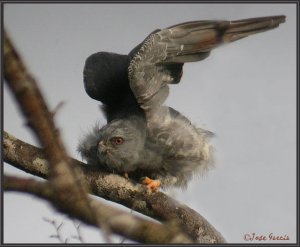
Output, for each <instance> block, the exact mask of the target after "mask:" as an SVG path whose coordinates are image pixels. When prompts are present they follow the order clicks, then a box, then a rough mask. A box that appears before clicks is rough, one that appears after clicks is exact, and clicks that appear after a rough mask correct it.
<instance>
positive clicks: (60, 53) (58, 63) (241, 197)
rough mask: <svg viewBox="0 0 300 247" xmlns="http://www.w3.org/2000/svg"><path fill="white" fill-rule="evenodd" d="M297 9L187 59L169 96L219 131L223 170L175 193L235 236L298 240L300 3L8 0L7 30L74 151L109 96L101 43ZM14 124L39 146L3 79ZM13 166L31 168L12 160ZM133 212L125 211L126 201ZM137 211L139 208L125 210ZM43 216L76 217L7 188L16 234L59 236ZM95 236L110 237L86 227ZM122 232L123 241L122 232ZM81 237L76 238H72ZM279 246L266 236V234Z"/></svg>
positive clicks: (120, 44) (110, 45)
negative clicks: (198, 58)
mask: <svg viewBox="0 0 300 247" xmlns="http://www.w3.org/2000/svg"><path fill="white" fill-rule="evenodd" d="M268 15H286V17H287V20H286V23H284V24H281V25H280V27H279V28H277V29H274V30H271V31H268V32H265V33H260V34H257V35H254V36H251V37H248V38H245V39H243V40H240V41H237V42H234V43H231V44H229V45H225V46H222V47H219V48H217V49H216V50H214V51H213V52H212V53H211V55H210V57H209V58H208V59H206V60H204V61H202V62H198V63H193V64H186V65H185V66H184V75H183V78H182V80H181V83H180V84H179V85H172V86H171V92H170V96H169V98H168V100H167V102H166V103H167V105H169V106H172V107H173V108H175V109H177V110H179V111H180V112H181V113H183V114H184V115H185V116H187V117H188V118H189V119H190V120H191V121H192V122H193V123H194V124H196V125H197V126H200V127H204V128H206V129H208V130H210V131H213V132H214V133H215V134H216V137H215V138H214V140H213V145H214V148H215V150H216V152H215V155H216V158H215V159H216V167H215V169H214V170H212V171H210V172H209V173H208V174H207V175H206V176H205V177H204V178H194V179H193V180H192V181H191V183H190V184H189V187H188V188H187V190H185V191H181V190H174V191H171V192H170V193H171V194H172V196H173V197H175V198H176V199H177V200H178V201H181V202H183V203H185V204H186V205H188V206H189V207H191V208H193V209H194V210H196V211H197V212H199V213H200V214H202V215H203V216H204V217H205V218H206V219H207V220H208V221H209V222H210V223H211V224H212V225H214V227H215V228H216V229H217V230H218V231H220V232H221V233H222V234H223V236H224V237H225V238H226V240H227V241H228V242H229V243H253V242H255V241H252V242H251V241H245V240H244V236H245V234H252V233H255V235H256V236H260V235H264V236H267V237H268V236H269V234H271V233H272V234H273V235H275V236H285V235H286V236H288V237H289V239H290V240H289V241H288V240H286V241H282V242H283V243H293V242H295V241H296V4H5V6H4V27H5V28H6V30H7V32H8V34H9V35H10V37H11V39H12V40H13V42H14V44H15V46H16V48H17V49H18V50H19V52H20V54H21V56H22V57H23V58H24V60H25V62H26V64H27V66H28V68H29V70H30V72H31V73H32V74H33V76H34V77H35V78H36V80H37V81H38V82H39V87H40V89H41V90H42V93H43V94H44V96H45V99H46V101H47V103H48V105H49V107H50V109H54V108H55V107H56V106H57V105H58V104H59V103H60V102H64V103H65V104H64V106H63V107H62V108H61V109H60V110H59V112H58V113H57V114H56V116H55V120H56V124H57V126H58V127H59V129H60V132H61V134H62V138H63V140H64V143H65V145H66V147H67V150H68V152H69V154H70V155H71V156H72V157H74V158H77V159H80V156H79V155H78V153H77V151H76V147H77V144H78V140H79V139H80V137H81V135H82V134H83V133H84V132H85V131H87V130H89V129H90V128H91V127H92V126H93V125H94V123H95V122H96V121H99V120H100V122H102V123H103V124H104V123H105V120H104V118H103V116H102V114H101V113H100V112H99V107H98V105H99V104H100V103H99V102H97V101H95V100H92V99H91V98H89V97H88V95H87V94H86V93H85V91H84V87H83V76H82V70H83V66H84V62H85V59H86V58H87V57H88V56H89V55H90V54H92V53H95V52H98V51H111V52H115V53H121V54H126V53H128V52H129V51H130V50H131V49H132V48H133V47H135V46H136V45H137V44H138V43H140V42H141V41H142V40H143V39H144V38H145V37H146V36H147V35H148V34H149V33H150V32H152V31H153V30H155V29H157V28H164V27H168V26H171V25H174V24H178V23H180V22H185V21H192V20H205V19H207V20H209V19H225V20H235V19H243V18H250V17H259V16H268ZM3 97H4V107H3V110H4V130H5V131H7V132H9V133H11V134H13V135H14V136H16V137H17V138H19V139H21V140H23V141H26V142H29V143H32V144H36V142H35V140H34V138H33V136H32V134H31V132H30V130H29V129H28V128H27V127H26V126H25V120H24V119H23V118H22V117H21V116H20V112H19V110H18V108H17V106H16V104H15V102H14V100H13V99H12V97H11V94H10V92H9V91H8V88H7V87H6V85H4V92H3ZM4 172H5V173H6V174H10V175H18V176H29V175H28V174H25V173H24V172H22V171H19V170H17V169H15V168H13V167H11V166H10V165H7V164H4ZM124 209H125V208H124ZM125 210H127V211H128V212H129V209H125ZM43 217H46V218H49V219H55V220H57V222H58V223H60V222H61V221H64V222H65V224H64V226H63V229H62V232H63V236H64V238H66V237H69V236H71V235H73V234H75V228H74V227H73V225H72V222H71V221H70V220H68V219H66V217H65V216H63V215H61V214H59V213H57V212H55V210H53V209H52V208H51V206H50V205H49V204H48V203H46V202H44V201H42V200H39V199H36V198H34V197H32V196H28V195H23V194H20V193H5V194H4V242H5V243H57V239H54V238H49V236H50V235H51V234H54V233H55V231H54V228H53V227H52V226H51V225H50V224H49V223H47V222H45V221H44V220H43ZM82 231H83V234H82V235H83V238H84V239H85V241H86V242H87V243H100V242H102V241H103V239H102V237H101V235H99V233H98V231H97V230H95V229H94V228H92V227H86V226H82ZM113 241H115V242H118V241H119V238H114V239H113ZM70 242H74V243H75V242H76V240H74V239H70ZM266 242H268V243H280V241H262V242H260V243H266Z"/></svg>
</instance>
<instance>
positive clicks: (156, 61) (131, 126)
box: [78, 16, 285, 191]
mask: <svg viewBox="0 0 300 247" xmlns="http://www.w3.org/2000/svg"><path fill="white" fill-rule="evenodd" d="M283 22H285V16H269V17H259V18H251V19H244V20H237V21H210V20H209V21H207V20H205V21H192V22H186V23H181V24H178V25H175V26H171V27H168V28H165V29H162V30H160V29H158V30H155V31H154V32H152V33H151V34H150V35H149V36H148V37H147V38H146V39H145V40H144V41H143V42H142V43H140V44H139V45H138V46H137V47H135V48H134V49H133V50H132V51H131V52H130V53H129V54H128V55H120V54H115V53H108V52H99V53H96V54H93V55H91V56H90V57H88V58H87V60H86V62H85V67H84V86H85V90H86V92H87V94H88V95H89V96H90V97H91V98H93V99H95V100H98V101H101V102H102V103H103V105H102V110H103V112H104V113H105V115H106V118H107V125H105V126H103V127H100V126H96V127H95V128H94V129H93V130H92V131H91V132H90V133H88V134H87V135H86V136H85V137H84V138H83V139H82V140H81V141H80V144H79V146H78V151H79V152H80V154H81V155H82V157H83V158H84V159H85V160H86V161H87V163H89V164H91V165H95V166H98V167H101V168H103V169H106V170H108V171H111V172H115V173H123V174H125V175H128V174H129V177H130V178H132V179H136V180H138V179H140V178H143V179H142V183H144V184H145V185H147V188H148V189H151V190H152V191H155V190H157V188H158V186H161V187H162V188H167V187H168V186H171V185H172V186H177V187H186V186H187V183H188V182H189V180H191V178H192V176H193V175H195V174H203V172H205V171H206V170H208V169H209V168H210V167H212V166H213V152H212V147H211V145H210V144H209V139H210V137H211V136H212V132H210V131H207V130H204V129H202V128H199V127H196V126H195V125H193V124H192V123H191V122H190V121H189V120H188V119H187V118H186V117H184V116H183V115H182V114H180V113H179V112H177V111H176V110H174V109H173V108H171V107H168V106H165V105H164V101H165V100H166V98H167V96H168V93H169V87H168V84H176V83H179V81H180V79H181V76H182V68H183V64H184V63H186V62H196V61H200V60H203V59H205V58H206V57H208V56H209V54H210V52H211V50H212V49H213V48H215V47H217V46H219V45H220V44H223V43H229V42H232V41H236V40H238V39H241V38H244V37H247V36H249V35H252V34H256V33H259V32H264V31H267V30H270V29H273V28H276V27H278V26H279V24H280V23H283Z"/></svg>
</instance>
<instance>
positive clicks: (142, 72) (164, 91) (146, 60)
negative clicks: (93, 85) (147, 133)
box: [128, 16, 285, 118]
mask: <svg viewBox="0 0 300 247" xmlns="http://www.w3.org/2000/svg"><path fill="white" fill-rule="evenodd" d="M283 22H285V16H268V17H259V18H250V19H243V20H236V21H193V22H186V23H181V24H178V25H175V26H171V27H169V28H165V29H162V30H160V31H157V32H154V33H152V34H151V35H149V36H148V38H147V39H146V40H145V41H144V42H143V44H142V45H141V47H140V49H139V50H138V51H137V52H136V54H135V56H133V58H132V60H131V62H130V65H129V68H128V77H129V83H130V88H131V90H132V91H133V93H134V95H135V97H136V99H137V102H138V104H139V105H140V107H141V108H142V109H143V110H144V111H145V113H146V116H147V117H148V118H150V117H151V116H152V114H155V112H159V108H160V106H161V105H162V104H163V103H164V101H165V99H166V98H167V96H168V84H170V83H178V82H179V81H180V77H181V74H182V65H183V63H186V62H195V61H200V60H203V59H205V58H206V57H207V56H208V55H209V53H210V51H211V50H212V49H213V48H215V47H217V46H219V45H220V44H223V43H229V42H233V41H236V40H239V39H241V38H245V37H247V36H249V35H252V34H256V33H259V32H264V31H267V30H270V29H273V28H276V27H278V26H279V24H280V23H283ZM170 64H177V65H180V66H178V68H177V70H174V68H173V71H171V70H170V67H168V66H170ZM174 71H176V72H177V73H174ZM160 111H161V109H160ZM164 113H165V112H164Z"/></svg>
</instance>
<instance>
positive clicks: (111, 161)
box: [97, 117, 146, 172]
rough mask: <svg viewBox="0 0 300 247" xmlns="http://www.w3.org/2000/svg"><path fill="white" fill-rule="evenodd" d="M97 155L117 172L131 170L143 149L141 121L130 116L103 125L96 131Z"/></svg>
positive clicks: (143, 131) (143, 127)
mask: <svg viewBox="0 0 300 247" xmlns="http://www.w3.org/2000/svg"><path fill="white" fill-rule="evenodd" d="M98 136H99V139H98V142H97V156H98V158H99V160H100V162H102V163H104V164H106V166H107V167H108V168H109V169H111V170H115V171H118V172H130V171H133V170H134V169H135V168H136V166H137V165H138V164H139V161H140V159H141V152H142V151H143V149H144V144H145V137H146V128H145V125H144V124H143V121H142V120H140V119H138V118H136V117H130V118H127V119H118V120H114V121H112V122H110V123H109V124H107V125H105V126H103V127H102V128H101V129H100V130H99V133H98Z"/></svg>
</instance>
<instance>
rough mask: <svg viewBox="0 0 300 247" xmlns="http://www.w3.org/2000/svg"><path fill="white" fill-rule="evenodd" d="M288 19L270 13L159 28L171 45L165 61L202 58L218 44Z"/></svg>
mask: <svg viewBox="0 0 300 247" xmlns="http://www.w3.org/2000/svg"><path fill="white" fill-rule="evenodd" d="M283 22H285V16H283V15H279V16H269V17H258V18H250V19H242V20H235V21H193V22H185V23H182V24H178V25H175V26H171V27H169V28H166V29H163V30H161V31H160V32H158V34H159V36H160V38H161V40H160V42H161V43H165V44H166V45H167V56H166V59H165V60H164V62H182V63H184V62H193V61H200V60H202V59H204V58H206V57H207V56H208V55H209V52H210V51H211V50H212V49H214V48H215V47H217V46H219V45H221V44H223V43H229V42H233V41H236V40H239V39H242V38H245V37H247V36H249V35H253V34H256V33H260V32H265V31H268V30H271V29H274V28H276V27H278V26H279V24H280V23H283Z"/></svg>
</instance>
